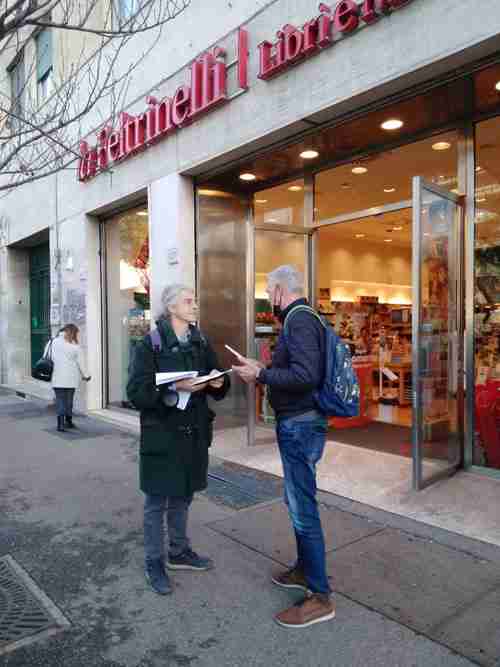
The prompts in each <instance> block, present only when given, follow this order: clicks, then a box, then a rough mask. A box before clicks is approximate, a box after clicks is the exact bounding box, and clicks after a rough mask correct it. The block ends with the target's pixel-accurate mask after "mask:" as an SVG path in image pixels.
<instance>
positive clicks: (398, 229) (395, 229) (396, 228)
mask: <svg viewBox="0 0 500 667" xmlns="http://www.w3.org/2000/svg"><path fill="white" fill-rule="evenodd" d="M402 229H403V228H402V227H393V228H392V231H393V232H400V231H401V230H402Z"/></svg>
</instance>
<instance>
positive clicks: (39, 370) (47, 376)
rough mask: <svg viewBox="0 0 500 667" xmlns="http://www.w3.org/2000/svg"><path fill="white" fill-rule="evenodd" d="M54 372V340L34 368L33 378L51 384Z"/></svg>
mask: <svg viewBox="0 0 500 667" xmlns="http://www.w3.org/2000/svg"><path fill="white" fill-rule="evenodd" d="M53 372H54V362H53V361H52V339H51V341H50V343H49V346H48V348H47V350H46V352H45V354H44V355H43V357H42V358H41V359H39V360H38V361H37V362H36V364H35V367H34V368H33V377H34V378H36V379H37V380H43V381H44V382H50V381H51V380H52V373H53Z"/></svg>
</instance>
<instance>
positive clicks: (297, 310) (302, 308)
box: [283, 305, 326, 336]
mask: <svg viewBox="0 0 500 667" xmlns="http://www.w3.org/2000/svg"><path fill="white" fill-rule="evenodd" d="M299 310H302V311H306V312H308V313H311V315H314V317H315V318H316V319H318V320H319V321H320V322H321V324H322V325H323V327H324V328H325V329H326V324H325V322H324V321H323V319H322V318H321V317H320V316H319V315H318V313H317V312H316V311H315V310H314V308H311V306H304V305H301V306H295V308H292V310H291V311H290V312H289V313H288V315H287V316H286V317H285V321H284V322H283V331H284V333H285V336H286V325H287V324H288V322H289V320H290V319H291V317H292V315H294V314H295V313H298V312H299Z"/></svg>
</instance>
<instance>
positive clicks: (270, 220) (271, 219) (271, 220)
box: [264, 218, 277, 222]
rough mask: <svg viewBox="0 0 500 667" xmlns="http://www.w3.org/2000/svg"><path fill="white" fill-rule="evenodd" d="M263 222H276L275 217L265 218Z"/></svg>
mask: <svg viewBox="0 0 500 667" xmlns="http://www.w3.org/2000/svg"><path fill="white" fill-rule="evenodd" d="M264 222H277V220H276V218H267V220H264Z"/></svg>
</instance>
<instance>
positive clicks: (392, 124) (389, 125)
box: [380, 118, 403, 131]
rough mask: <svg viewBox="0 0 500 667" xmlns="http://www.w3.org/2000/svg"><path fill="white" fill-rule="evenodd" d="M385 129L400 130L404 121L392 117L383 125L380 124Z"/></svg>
mask: <svg viewBox="0 0 500 667" xmlns="http://www.w3.org/2000/svg"><path fill="white" fill-rule="evenodd" d="M380 127H381V128H382V129H383V130H388V131H392V130H399V129H400V128H402V127H403V121H402V120H399V119H398V118H390V119H389V120H386V121H385V122H384V123H382V125H381V126H380Z"/></svg>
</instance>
